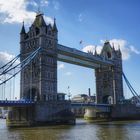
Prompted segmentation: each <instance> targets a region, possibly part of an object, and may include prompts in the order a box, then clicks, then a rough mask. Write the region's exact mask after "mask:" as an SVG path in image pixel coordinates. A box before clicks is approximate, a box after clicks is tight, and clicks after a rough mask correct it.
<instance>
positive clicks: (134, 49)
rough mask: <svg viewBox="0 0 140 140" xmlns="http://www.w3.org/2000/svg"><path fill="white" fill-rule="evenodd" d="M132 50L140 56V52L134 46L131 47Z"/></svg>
mask: <svg viewBox="0 0 140 140" xmlns="http://www.w3.org/2000/svg"><path fill="white" fill-rule="evenodd" d="M130 50H131V51H132V52H134V53H135V54H140V51H138V50H137V49H136V48H135V47H134V46H130Z"/></svg>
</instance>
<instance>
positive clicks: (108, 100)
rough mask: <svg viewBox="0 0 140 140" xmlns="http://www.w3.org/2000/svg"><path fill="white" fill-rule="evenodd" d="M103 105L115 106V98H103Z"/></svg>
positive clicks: (107, 96)
mask: <svg viewBox="0 0 140 140" xmlns="http://www.w3.org/2000/svg"><path fill="white" fill-rule="evenodd" d="M103 103H104V104H113V97H112V96H110V95H105V96H103Z"/></svg>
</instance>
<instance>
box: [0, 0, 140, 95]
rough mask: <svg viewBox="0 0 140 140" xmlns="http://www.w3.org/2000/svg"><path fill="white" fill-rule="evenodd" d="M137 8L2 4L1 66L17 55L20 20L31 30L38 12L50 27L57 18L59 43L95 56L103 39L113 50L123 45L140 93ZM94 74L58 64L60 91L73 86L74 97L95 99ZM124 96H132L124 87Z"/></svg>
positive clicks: (105, 3)
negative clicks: (83, 95)
mask: <svg viewBox="0 0 140 140" xmlns="http://www.w3.org/2000/svg"><path fill="white" fill-rule="evenodd" d="M139 7H140V1H139V0H8V1H6V0H0V66H2V65H3V64H4V63H6V62H8V61H9V60H10V59H11V58H12V57H14V56H15V55H17V54H19V33H20V30H21V26H22V22H23V21H24V23H25V27H26V30H28V28H29V27H30V25H31V23H32V22H33V20H34V18H35V15H36V12H37V11H38V9H40V11H41V12H43V13H44V18H45V20H46V23H51V24H53V19H54V17H55V18H56V23H57V28H58V43H59V44H62V45H65V46H68V47H71V48H76V49H78V50H81V51H84V52H87V51H88V50H91V51H93V53H94V50H95V46H96V47H97V52H98V53H100V51H101V49H102V46H103V42H104V41H105V40H110V43H111V44H114V46H115V49H118V46H120V49H121V51H122V56H123V71H124V73H125V74H126V76H127V78H128V80H129V81H130V83H131V84H132V86H133V87H134V89H135V90H136V91H137V92H138V93H140V76H139V74H140V61H139V60H140V46H139V40H140V14H139V13H140V8H139ZM80 41H82V43H81V44H80V43H79V42H80ZM94 74H95V73H94V70H93V69H89V68H85V67H81V66H76V65H71V64H67V63H63V62H58V92H65V93H68V86H69V87H70V88H69V90H70V93H71V94H72V96H74V95H76V94H87V93H88V88H91V94H92V95H94V94H95V93H96V88H95V86H96V84H95V75H94ZM17 94H18V93H17ZM124 95H125V97H126V98H129V97H131V96H132V95H131V94H130V92H129V90H128V88H127V87H126V85H125V83H124ZM17 96H18V95H17Z"/></svg>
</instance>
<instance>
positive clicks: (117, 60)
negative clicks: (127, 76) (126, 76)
mask: <svg viewBox="0 0 140 140" xmlns="http://www.w3.org/2000/svg"><path fill="white" fill-rule="evenodd" d="M99 57H102V58H103V59H104V60H110V61H112V62H113V64H114V65H113V66H111V67H103V66H102V67H100V68H97V69H95V75H96V93H97V94H96V95H97V103H105V104H106V103H107V104H117V103H118V102H119V101H120V100H122V99H123V98H124V96H123V82H122V55H121V51H120V49H119V50H115V49H114V46H113V48H112V47H111V45H110V43H109V41H106V42H105V43H104V46H103V49H102V51H101V54H100V56H99Z"/></svg>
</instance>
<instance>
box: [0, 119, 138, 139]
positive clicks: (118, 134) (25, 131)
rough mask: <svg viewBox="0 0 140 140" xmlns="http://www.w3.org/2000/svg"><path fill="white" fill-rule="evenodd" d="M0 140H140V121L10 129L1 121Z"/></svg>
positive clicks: (79, 120) (81, 120)
mask: <svg viewBox="0 0 140 140" xmlns="http://www.w3.org/2000/svg"><path fill="white" fill-rule="evenodd" d="M0 140H140V121H118V122H104V123H103V122H102V123H101V122H100V123H89V122H86V121H85V120H83V119H77V120H76V125H73V126H69V125H59V126H47V127H30V128H12V129H10V128H7V127H6V123H5V120H1V119H0Z"/></svg>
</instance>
